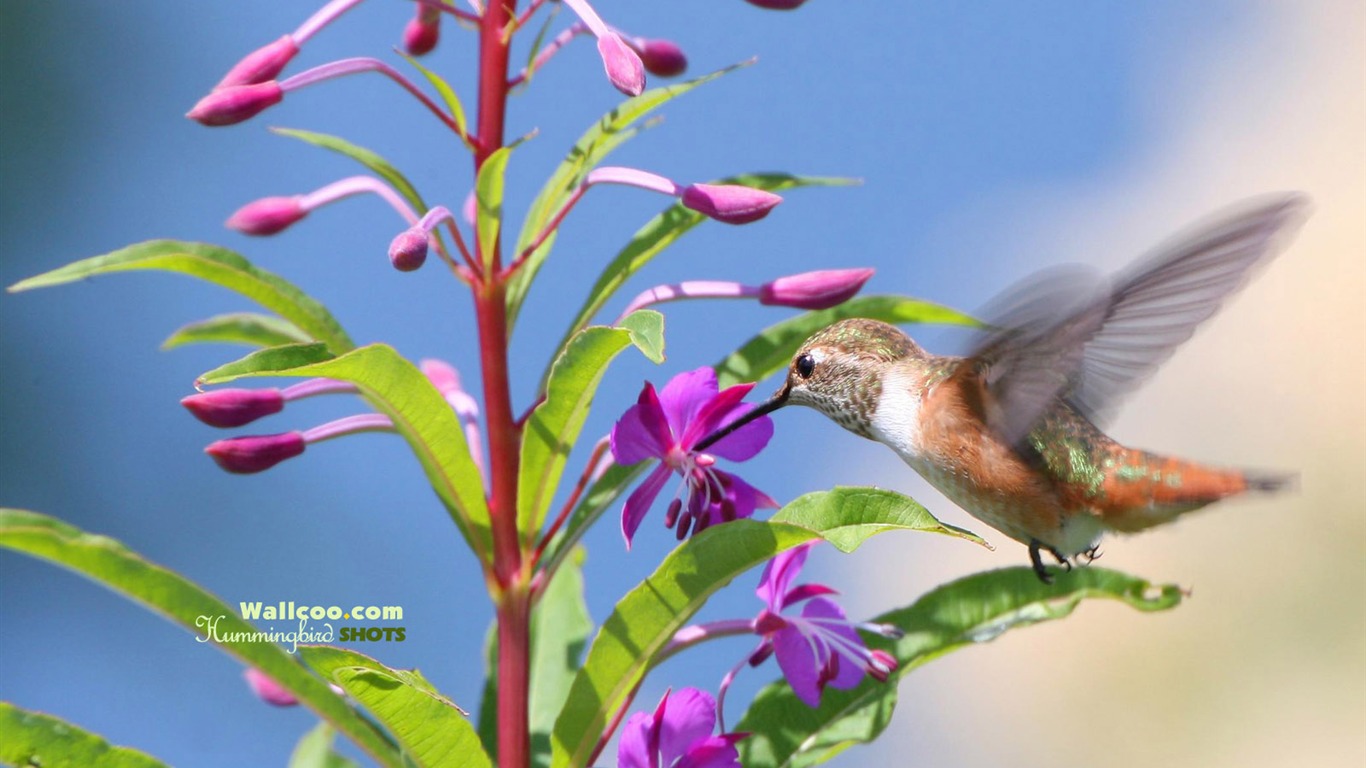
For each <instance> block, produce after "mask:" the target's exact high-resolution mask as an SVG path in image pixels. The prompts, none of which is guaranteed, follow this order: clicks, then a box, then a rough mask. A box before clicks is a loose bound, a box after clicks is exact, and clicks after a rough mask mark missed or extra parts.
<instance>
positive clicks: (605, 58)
mask: <svg viewBox="0 0 1366 768" xmlns="http://www.w3.org/2000/svg"><path fill="white" fill-rule="evenodd" d="M598 53H600V54H602V65H603V67H604V68H605V69H606V70H607V79H608V80H611V81H612V85H614V86H616V89H617V90H618V91H621V92H622V93H624V94H626V95H627V96H639V95H640V94H641V92H643V91H644V90H645V65H644V64H643V63H641V61H640V56H638V55H636V52H635V51H633V50H631V46H629V45H627V44H626V43H625V42H623V41H622V39H621V37H619V36H618V35H615V34H611V33H609V34H606V35H603V36H601V37H599V38H598Z"/></svg>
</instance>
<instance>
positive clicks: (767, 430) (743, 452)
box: [698, 387, 773, 461]
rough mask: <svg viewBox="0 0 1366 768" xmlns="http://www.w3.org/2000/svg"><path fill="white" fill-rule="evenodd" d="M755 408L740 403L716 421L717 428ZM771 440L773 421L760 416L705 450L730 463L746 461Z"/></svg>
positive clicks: (708, 432)
mask: <svg viewBox="0 0 1366 768" xmlns="http://www.w3.org/2000/svg"><path fill="white" fill-rule="evenodd" d="M731 389H735V387H731ZM727 391H729V390H727ZM756 407H757V406H754V405H750V404H749V403H741V404H740V405H739V406H737V407H735V408H733V409H731V411H730V412H729V413H728V414H727V417H726V418H725V419H720V420H717V423H716V424H717V426H718V427H721V426H725V425H726V424H729V423H731V422H732V421H735V420H736V419H738V418H740V417H741V416H743V415H745V414H746V413H749V412H750V411H752V410H754V409H755V408H756ZM714 431H715V429H712V430H708V431H707V432H703V433H701V434H700V435H699V437H698V439H699V440H700V439H701V438H702V437H705V436H707V435H709V434H711V433H712V432H714ZM772 439H773V420H772V419H770V418H769V417H767V416H760V417H759V418H757V419H755V420H754V421H751V422H750V423H748V424H746V425H745V426H743V427H740V428H739V429H737V430H735V431H734V432H732V433H730V434H729V435H726V436H725V437H723V438H721V439H720V440H718V441H716V442H715V443H714V444H712V446H711V447H710V448H707V453H710V454H712V455H713V456H719V457H721V458H723V459H730V460H731V461H748V460H750V459H752V458H754V457H755V456H756V455H757V454H758V453H759V451H762V450H763V449H764V447H765V446H767V445H768V441H769V440H772Z"/></svg>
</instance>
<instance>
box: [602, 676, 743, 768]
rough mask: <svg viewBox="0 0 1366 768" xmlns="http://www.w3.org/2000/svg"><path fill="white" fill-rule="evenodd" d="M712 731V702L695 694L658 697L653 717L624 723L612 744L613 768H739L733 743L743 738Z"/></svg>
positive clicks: (701, 693) (688, 691) (637, 715)
mask: <svg viewBox="0 0 1366 768" xmlns="http://www.w3.org/2000/svg"><path fill="white" fill-rule="evenodd" d="M715 728H716V700H715V699H713V698H712V697H711V694H709V693H706V692H705V691H699V690H697V689H696V688H684V689H682V690H680V691H679V692H678V693H675V694H672V695H670V693H669V692H668V691H665V692H664V698H662V699H660V700H659V706H657V707H655V711H654V712H652V713H648V712H637V713H635V714H633V715H631V717H630V719H629V720H627V721H626V726H625V727H624V728H623V729H622V731H621V741H620V742H618V744H617V768H740V753H739V752H737V751H736V750H735V743H736V742H737V741H739V740H740V739H743V738H744V737H745V736H747V735H748V734H743V733H723V734H721V735H719V736H713V735H712V731H713V730H714V729H715Z"/></svg>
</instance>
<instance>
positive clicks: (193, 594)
mask: <svg viewBox="0 0 1366 768" xmlns="http://www.w3.org/2000/svg"><path fill="white" fill-rule="evenodd" d="M0 546H4V547H8V548H10V549H13V550H16V551H19V552H24V553H26V554H29V555H32V556H34V557H38V558H42V559H44V560H50V561H52V562H54V563H57V564H59V565H63V566H65V567H67V568H70V569H71V570H73V571H76V572H77V573H80V574H82V575H84V576H87V577H89V578H91V579H93V580H95V581H97V582H100V583H101V584H103V585H104V586H106V587H108V588H110V589H112V590H114V591H115V592H119V593H121V594H123V595H124V596H126V597H129V598H132V599H133V600H135V601H137V602H139V603H142V604H143V605H146V606H147V607H149V608H151V609H152V610H154V611H156V612H157V613H160V614H161V615H163V616H165V617H166V618H168V619H170V620H171V621H173V622H175V623H177V624H180V625H181V626H183V627H185V628H186V629H188V630H189V631H190V632H191V633H193V634H195V635H196V637H195V639H196V640H198V641H199V642H207V641H209V640H210V639H212V640H213V641H214V642H215V644H217V645H218V647H219V648H221V649H222V650H224V651H226V652H227V653H229V654H231V655H233V656H235V657H237V658H238V659H240V660H241V661H243V662H245V663H247V664H249V665H251V666H253V667H256V668H257V669H259V670H261V671H262V672H264V673H266V674H267V675H269V676H270V677H271V678H273V679H274V680H275V681H276V682H278V683H279V684H280V685H282V686H284V687H285V688H286V689H288V690H289V691H290V692H291V693H293V694H294V695H295V696H296V697H298V699H299V702H300V703H301V704H303V705H304V706H306V707H308V708H309V709H311V710H313V711H314V712H316V713H317V714H318V715H319V716H321V717H322V718H323V719H325V720H327V721H328V722H329V723H331V724H332V725H334V726H336V728H337V729H338V730H339V731H341V732H342V733H344V734H346V736H347V737H348V738H350V739H351V740H352V741H354V742H356V744H358V745H359V746H360V747H361V748H362V749H364V750H365V751H366V752H367V753H369V754H370V755H371V756H372V757H374V758H375V759H376V760H377V761H379V762H380V763H381V764H383V765H386V766H394V767H395V768H398V766H400V764H401V761H400V759H399V756H398V753H397V752H396V751H395V750H394V749H393V747H392V745H390V744H389V742H388V741H386V740H385V737H384V736H383V735H382V734H380V733H379V732H378V731H376V730H375V729H374V727H373V726H372V725H370V723H368V722H366V721H365V720H364V719H363V718H362V717H360V715H358V714H357V713H356V711H355V710H353V709H352V708H351V707H350V706H348V705H347V703H346V701H345V700H344V699H342V698H341V697H340V696H338V695H337V694H335V693H333V692H332V689H331V688H328V687H327V683H325V682H323V681H322V680H321V679H319V678H318V677H316V676H315V675H313V674H311V673H309V672H308V671H307V670H306V669H304V668H303V666H301V665H299V664H298V663H296V662H295V660H294V658H293V657H292V656H291V655H290V654H288V653H286V652H285V651H284V649H282V648H280V646H278V645H275V644H274V643H270V642H266V641H252V640H247V639H237V640H234V639H233V638H234V636H238V637H240V636H244V635H255V634H256V633H257V632H258V630H257V629H256V628H255V627H254V626H252V625H251V624H250V623H248V622H246V621H244V620H243V619H241V618H240V617H239V616H238V615H237V614H236V613H235V612H233V610H232V609H231V608H229V607H228V606H227V605H225V604H223V602H222V601H221V600H219V599H218V598H217V597H214V596H213V595H211V594H209V593H208V592H206V591H204V590H203V589H201V588H200V587H199V586H198V585H196V584H194V583H193V582H191V581H189V580H187V579H185V578H184V577H183V576H180V575H179V574H177V573H175V572H173V571H170V570H167V569H165V568H162V567H161V566H159V565H156V564H154V563H150V562H148V561H146V560H144V559H142V557H140V556H139V555H138V554H137V553H135V552H133V551H132V550H130V549H128V548H127V547H125V546H124V545H123V544H122V543H120V542H118V541H115V540H114V539H111V538H109V537H107V536H99V535H95V534H90V533H86V532H85V531H82V530H80V529H79V528H76V527H75V526H71V525H68V524H66V523H63V522H62V521H60V520H57V519H55V518H52V517H48V516H47V515H42V514H38V513H37V512H27V511H24V510H19V509H0ZM209 622H212V626H206V624H208V623H209ZM3 730H4V731H5V733H9V730H8V729H3ZM8 742H9V740H8V739H5V743H8ZM0 749H2V747H0ZM74 764H76V765H82V764H84V765H95V764H96V763H79V762H78V763H74ZM100 764H101V765H102V763H100Z"/></svg>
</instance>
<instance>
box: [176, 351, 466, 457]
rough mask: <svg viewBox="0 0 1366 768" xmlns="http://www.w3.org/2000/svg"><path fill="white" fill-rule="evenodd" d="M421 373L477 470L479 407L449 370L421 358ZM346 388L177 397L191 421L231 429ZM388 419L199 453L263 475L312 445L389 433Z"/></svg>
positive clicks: (328, 385)
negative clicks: (456, 425)
mask: <svg viewBox="0 0 1366 768" xmlns="http://www.w3.org/2000/svg"><path fill="white" fill-rule="evenodd" d="M422 369H423V372H424V373H426V374H427V376H428V379H429V380H430V381H431V382H432V384H433V385H434V386H435V387H436V388H437V391H439V392H440V393H441V394H442V396H443V397H444V398H445V399H446V402H448V403H450V404H451V407H452V409H453V410H454V411H455V413H456V416H457V418H459V420H460V423H461V424H462V425H463V426H464V428H465V434H466V438H467V439H468V441H469V444H470V451H471V454H472V456H473V458H474V460H475V463H476V464H477V465H479V466H480V467H481V468H482V466H483V464H482V454H481V453H480V451H479V447H478V446H479V440H480V436H479V426H478V424H479V422H478V418H479V409H478V406H477V405H475V403H474V400H473V399H472V398H471V397H470V396H469V395H468V394H467V393H466V392H465V391H464V390H463V389H461V387H460V376H459V374H458V373H457V372H456V370H455V369H454V368H452V367H451V366H449V365H447V364H446V363H443V362H441V361H439V360H424V361H423V362H422ZM356 391H357V390H356V388H355V386H354V385H352V384H348V383H346V382H343V381H336V380H334V379H309V380H307V381H302V382H299V383H298V384H294V385H292V386H289V387H286V388H284V389H276V388H265V389H239V388H230V389H216V390H213V391H212V392H200V393H199V394H195V395H190V396H189V397H186V398H183V399H182V400H181V401H180V404H181V405H183V406H185V409H186V410H188V411H189V412H190V413H191V414H193V415H194V417H195V418H197V419H199V420H200V421H202V422H204V423H205V424H208V425H209V426H211V427H218V428H220V429H232V428H236V427H242V426H246V425H247V424H250V423H252V422H254V421H256V420H258V419H261V418H264V417H266V416H270V415H272V414H276V413H279V412H281V411H282V410H284V407H285V404H286V403H288V402H291V401H294V400H300V399H303V398H306V397H313V396H316V395H327V394H355V393H356ZM393 431H394V423H393V421H392V420H391V419H390V418H389V417H388V416H385V415H383V414H379V413H361V414H356V415H354V416H347V417H344V418H340V419H336V420H334V421H329V422H327V423H325V424H320V425H318V426H316V427H313V428H311V429H306V430H302V431H300V430H292V431H289V432H281V433H277V434H270V435H248V436H243V437H230V438H227V439H224V440H217V441H215V442H213V443H210V444H209V445H208V446H207V447H206V448H205V449H204V452H205V453H207V454H208V455H209V456H210V457H211V458H212V459H213V460H214V462H216V463H217V464H218V466H220V467H222V468H223V469H225V470H227V471H228V472H233V473H235V474H252V473H256V472H263V471H265V470H267V469H270V468H271V467H273V466H275V465H276V464H279V463H280V462H282V461H284V460H286V459H292V458H294V457H295V456H298V455H300V454H302V453H303V452H304V449H305V448H307V447H308V446H309V445H311V444H313V443H318V442H322V441H324V440H330V439H332V438H335V437H343V436H345V435H354V434H359V433H362V432H393Z"/></svg>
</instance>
